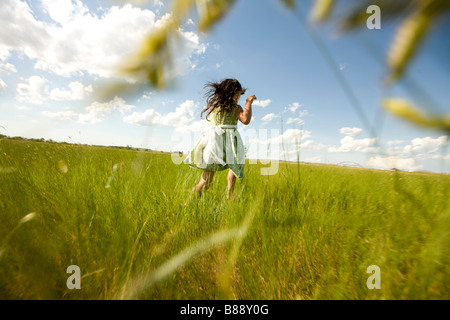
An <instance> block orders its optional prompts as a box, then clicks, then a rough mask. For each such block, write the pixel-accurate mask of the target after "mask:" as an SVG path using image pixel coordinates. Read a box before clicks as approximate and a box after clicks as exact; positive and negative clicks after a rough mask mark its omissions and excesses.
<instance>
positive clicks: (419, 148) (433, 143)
mask: <svg viewBox="0 0 450 320" xmlns="http://www.w3.org/2000/svg"><path fill="white" fill-rule="evenodd" d="M446 142H447V136H441V137H439V138H436V139H433V138H431V137H425V138H415V139H412V140H411V145H407V146H405V147H404V149H403V152H404V153H406V154H412V155H417V156H424V155H426V154H431V153H435V152H438V151H439V149H440V148H441V147H443V146H444V145H445V144H446Z"/></svg>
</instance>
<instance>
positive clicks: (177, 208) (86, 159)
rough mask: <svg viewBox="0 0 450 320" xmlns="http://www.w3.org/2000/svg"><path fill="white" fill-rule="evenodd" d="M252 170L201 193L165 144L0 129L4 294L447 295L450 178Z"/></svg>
mask: <svg viewBox="0 0 450 320" xmlns="http://www.w3.org/2000/svg"><path fill="white" fill-rule="evenodd" d="M260 168H261V167H260V166H259V165H247V166H246V169H245V177H244V179H241V180H238V182H237V186H236V190H235V192H236V196H237V197H236V199H235V200H233V201H228V200H227V199H226V187H227V186H226V172H220V173H218V174H217V175H216V176H215V179H214V183H213V185H212V187H211V190H210V191H208V192H205V193H204V195H203V197H202V198H201V199H199V200H197V199H195V198H192V199H190V196H191V192H190V190H191V189H192V187H193V186H194V184H195V183H196V182H197V180H198V179H199V176H200V171H197V170H194V169H191V168H189V167H187V166H185V165H179V166H177V165H175V164H174V163H173V162H172V161H171V157H170V155H167V154H163V153H157V152H145V151H136V150H126V149H117V148H106V147H93V146H80V145H69V144H56V143H47V142H32V141H26V140H19V139H2V140H0V298H1V299H121V298H122V299H449V298H450V270H449V256H450V252H449V247H450V246H449V245H450V236H449V229H450V228H449V227H450V210H449V204H450V197H449V192H448V191H449V188H450V180H449V177H448V175H437V174H425V173H405V172H394V171H392V172H391V171H377V170H367V169H355V168H343V167H334V166H322V165H307V164H300V165H298V164H290V163H281V164H280V169H279V172H278V174H276V175H273V176H262V175H260ZM189 199H190V200H189ZM186 201H187V204H186V206H184V205H183V204H185V203H186ZM30 213H34V214H33V215H31V216H28V218H32V219H28V218H27V219H26V220H28V221H24V220H22V221H21V219H22V218H23V217H24V216H26V215H27V214H30ZM70 265H78V266H79V267H80V269H81V276H82V278H81V289H80V290H76V289H74V290H69V289H68V288H67V286H66V280H67V278H68V277H69V276H70V274H67V273H66V269H67V267H68V266H70ZM370 265H377V266H379V267H380V270H381V289H379V290H378V289H373V290H369V289H368V288H367V286H366V281H367V278H368V277H369V276H370V274H367V273H366V270H367V267H368V266H370Z"/></svg>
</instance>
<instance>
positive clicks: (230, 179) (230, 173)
mask: <svg viewBox="0 0 450 320" xmlns="http://www.w3.org/2000/svg"><path fill="white" fill-rule="evenodd" d="M227 180H228V193H227V199H231V196H232V195H233V192H234V184H235V183H236V176H235V175H234V173H233V171H231V170H230V171H228V177H227Z"/></svg>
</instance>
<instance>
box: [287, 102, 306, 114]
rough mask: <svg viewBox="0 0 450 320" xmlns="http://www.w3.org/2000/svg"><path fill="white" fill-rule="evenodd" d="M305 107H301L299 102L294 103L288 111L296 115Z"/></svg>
mask: <svg viewBox="0 0 450 320" xmlns="http://www.w3.org/2000/svg"><path fill="white" fill-rule="evenodd" d="M302 106H303V105H301V104H300V103H299V102H293V103H291V104H290V105H289V106H288V107H287V110H289V111H291V112H292V113H295V111H297V109H298V108H301V107H302Z"/></svg>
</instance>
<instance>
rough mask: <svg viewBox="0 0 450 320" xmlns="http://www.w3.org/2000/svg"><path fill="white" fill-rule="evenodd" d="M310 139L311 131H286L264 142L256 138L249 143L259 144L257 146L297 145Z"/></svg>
mask: <svg viewBox="0 0 450 320" xmlns="http://www.w3.org/2000/svg"><path fill="white" fill-rule="evenodd" d="M310 137H311V131H305V130H300V129H288V130H286V131H285V132H284V133H283V134H281V135H279V136H278V137H274V138H271V139H266V140H259V139H257V138H254V139H251V143H259V144H270V145H273V144H279V145H282V144H283V143H284V144H285V145H287V144H296V145H297V144H298V143H301V142H302V141H303V140H305V139H308V138H310Z"/></svg>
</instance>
